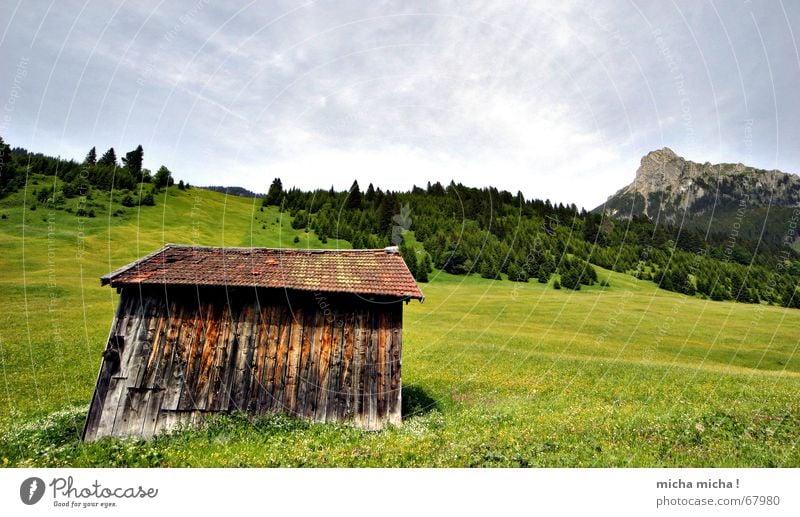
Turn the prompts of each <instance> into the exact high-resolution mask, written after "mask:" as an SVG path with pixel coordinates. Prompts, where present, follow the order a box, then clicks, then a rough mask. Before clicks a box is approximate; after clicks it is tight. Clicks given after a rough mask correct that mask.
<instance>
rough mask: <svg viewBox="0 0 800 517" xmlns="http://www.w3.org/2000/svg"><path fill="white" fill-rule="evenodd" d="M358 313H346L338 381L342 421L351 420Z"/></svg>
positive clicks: (354, 311)
mask: <svg viewBox="0 0 800 517" xmlns="http://www.w3.org/2000/svg"><path fill="white" fill-rule="evenodd" d="M357 326H358V313H357V311H356V310H355V309H353V310H351V311H350V312H348V313H347V317H346V320H345V326H344V338H343V339H344V344H343V350H342V367H341V379H340V381H339V395H340V399H339V416H340V418H341V419H342V420H345V421H346V420H350V419H352V416H353V414H352V412H353V407H352V398H353V371H352V369H353V350H354V344H355V340H356V333H357V331H358V329H357Z"/></svg>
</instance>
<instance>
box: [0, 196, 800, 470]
mask: <svg viewBox="0 0 800 517" xmlns="http://www.w3.org/2000/svg"><path fill="white" fill-rule="evenodd" d="M23 196H24V194H23V193H19V194H14V195H13V196H11V197H9V198H6V199H3V200H0V217H3V216H5V217H4V218H1V219H0V368H2V370H1V371H0V376H2V378H1V379H0V463H1V464H2V465H4V466H37V467H45V466H75V467H83V466H175V467H178V466H198V467H206V466H208V467H212V466H213V467H217V466H231V467H242V466H383V467H406V466H442V467H495V466H498V467H500V466H514V467H519V466H523V467H528V466H530V467H535V466H548V467H628V466H630V467H644V466H647V467H651V466H714V467H747V466H793V467H797V466H800V449H798V442H799V441H800V353H798V346H800V311H798V310H792V309H784V308H779V307H772V306H767V305H756V306H754V305H747V304H736V303H724V302H712V301H709V300H702V299H700V298H691V297H687V296H683V295H678V294H675V293H671V292H667V291H663V290H660V289H658V288H657V287H656V286H655V285H654V284H653V283H652V282H647V281H640V280H636V279H634V278H632V277H630V276H627V275H623V274H619V273H614V272H610V271H606V270H603V269H600V268H597V270H598V274H599V277H600V279H607V280H608V282H609V284H610V286H609V287H599V286H592V287H583V288H582V289H581V290H580V291H577V292H573V291H569V290H565V289H561V290H554V289H553V288H552V286H551V285H543V284H539V283H537V282H535V281H532V282H529V283H514V282H509V281H507V280H497V281H491V280H484V279H481V278H479V277H477V276H475V275H472V276H466V277H465V276H452V275H448V274H446V273H442V272H439V271H436V272H434V273H433V274H432V275H431V276H432V278H431V282H430V283H427V284H422V285H421V287H422V289H423V291H424V293H425V296H426V299H425V302H424V303H417V302H412V303H410V304H408V305H407V306H406V307H405V312H404V320H405V321H404V348H403V409H404V424H403V426H402V427H398V428H390V429H387V430H385V431H381V432H365V431H360V430H357V429H354V428H351V427H349V426H346V425H335V424H310V423H307V422H303V421H298V420H295V419H293V418H291V417H287V416H284V415H268V416H264V417H260V418H255V419H250V418H248V417H247V416H245V415H242V414H231V415H224V416H219V417H216V418H210V419H208V420H207V421H206V422H205V423H204V424H203V425H202V426H200V427H197V428H193V429H184V430H180V431H176V432H173V433H171V434H168V435H162V436H159V437H157V438H156V439H154V440H151V441H149V442H143V441H137V440H133V439H128V440H121V439H103V440H100V441H99V442H95V443H90V444H82V443H81V442H80V439H79V436H80V432H81V429H82V426H83V420H84V418H85V414H86V411H87V409H88V403H89V399H90V397H91V394H92V390H93V388H94V381H95V378H96V375H97V370H98V368H99V365H100V354H101V351H102V350H103V348H104V345H105V340H106V338H107V334H108V329H109V326H110V324H111V319H112V317H113V313H114V310H115V308H116V303H117V295H116V292H115V291H114V290H113V289H110V288H108V287H105V288H103V287H101V286H100V281H99V276H101V275H103V274H105V273H107V272H109V271H111V270H114V269H116V268H118V267H120V266H122V265H124V264H126V263H128V262H130V261H132V260H134V259H136V258H138V257H140V256H143V255H145V254H147V253H150V252H151V251H153V250H155V249H157V248H159V247H160V246H162V245H163V244H164V243H167V242H177V243H196V244H203V245H225V246H275V247H331V248H333V247H348V246H349V245H348V243H346V242H341V241H339V242H337V241H335V240H334V239H331V240H329V241H328V242H327V243H325V244H322V243H321V242H320V241H319V239H318V238H317V237H316V236H315V235H314V234H313V233H312V234H305V233H302V232H301V231H298V230H294V229H292V228H291V225H290V221H289V220H288V217H287V216H286V215H285V214H280V213H279V212H278V211H277V209H275V208H272V207H270V208H265V209H264V210H263V211H262V210H261V206H260V201H254V200H252V199H245V198H238V197H230V196H227V197H226V196H224V195H223V194H219V193H215V192H208V191H203V190H199V189H190V190H188V191H179V190H178V189H177V188H171V189H169V190H168V192H167V193H164V192H162V193H161V194H160V197H159V198H158V200H157V205H156V206H155V207H142V208H133V209H126V210H119V208H120V207H119V206H118V205H117V204H116V203H117V202H116V201H115V200H113V199H112V200H108V199H105V200H102V199H95V200H93V201H92V203H94V204H95V205H96V209H95V212H96V214H97V217H93V218H89V217H85V218H79V217H77V216H75V215H74V214H72V213H68V212H65V211H64V210H55V211H51V210H49V209H47V208H46V207H43V206H38V207H37V209H36V210H31V209H30V206H31V205H32V204H34V200H33V196H32V195H31V193H30V192H28V199H26V201H25V202H26V207H25V208H21V207H20V204H21V203H22V201H23V199H22V198H23ZM295 236H297V237H299V242H297V243H295V242H294V238H295Z"/></svg>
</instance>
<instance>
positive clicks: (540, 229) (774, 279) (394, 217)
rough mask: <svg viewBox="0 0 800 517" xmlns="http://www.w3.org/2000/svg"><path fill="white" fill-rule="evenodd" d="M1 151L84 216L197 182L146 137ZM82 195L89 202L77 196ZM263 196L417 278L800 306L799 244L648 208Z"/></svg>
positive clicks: (6, 192) (476, 198)
mask: <svg viewBox="0 0 800 517" xmlns="http://www.w3.org/2000/svg"><path fill="white" fill-rule="evenodd" d="M0 153H1V154H2V156H0V165H1V166H2V168H0V197H7V196H10V195H11V194H13V193H14V192H18V191H20V190H21V189H26V188H27V189H31V188H33V189H35V190H34V194H35V199H36V201H37V203H38V204H39V205H42V206H47V207H49V208H53V209H58V210H65V211H67V212H73V213H74V214H75V215H76V216H77V217H82V216H84V217H95V216H97V215H100V213H101V211H108V213H109V214H110V215H115V216H116V215H121V214H122V213H124V211H125V210H126V209H133V208H135V207H138V206H152V205H155V204H156V201H157V200H158V193H159V192H160V191H162V190H164V189H169V188H171V187H172V188H178V189H181V190H185V189H187V188H191V187H190V186H189V185H188V184H186V183H184V182H183V181H179V182H178V183H177V185H174V180H173V175H172V172H171V171H170V170H169V169H168V168H167V167H165V166H163V165H162V166H161V167H160V168H159V169H157V171H156V172H155V173H152V172H151V171H150V170H148V169H146V168H144V167H143V159H144V150H143V148H142V146H138V147H136V148H135V149H133V150H131V151H128V152H126V153H125V154H124V155H123V156H121V157H118V156H117V154H116V151H115V150H114V149H113V148H111V149H108V150H106V151H105V152H104V153H103V154H102V155H101V156H99V157H98V153H97V150H96V149H95V148H92V149H90V150H89V151H88V152H87V155H86V158H85V160H84V161H83V162H82V163H78V162H76V161H72V160H62V159H58V158H53V157H49V156H45V155H43V154H40V153H32V152H30V151H27V150H25V149H22V148H13V149H12V148H10V146H9V145H8V144H6V143H5V142H3V141H2V139H0ZM32 175H44V176H47V177H50V178H51V181H46V182H42V183H41V184H39V185H38V186H32V185H29V184H28V183H27V178H29V177H30V176H32ZM285 179H287V180H289V182H291V179H290V178H285ZM214 189H215V190H220V187H214ZM241 190H242V192H246V191H244V189H241ZM75 198H80V199H81V200H89V202H88V203H83V202H82V203H78V204H77V205H76V204H74V203H73V204H70V203H69V202H68V200H71V199H75ZM262 203H263V205H264V206H267V205H272V206H277V207H280V209H281V211H282V212H284V213H285V214H287V215H289V216H291V218H292V227H293V228H295V229H298V230H302V229H311V230H313V231H314V232H315V233H316V235H317V236H318V237H319V239H320V240H321V241H322V242H323V243H326V242H327V241H328V240H330V239H338V240H343V241H347V243H349V244H350V245H352V247H354V248H379V247H384V246H389V245H398V246H399V247H400V251H401V253H402V254H403V257H404V258H405V260H406V263H407V264H408V267H409V269H410V270H411V272H412V274H413V275H414V277H415V278H416V279H417V280H418V281H420V282H426V281H427V280H428V277H429V275H430V274H431V273H432V272H433V271H434V268H435V269H440V270H444V271H447V272H449V273H452V274H456V275H465V274H477V275H480V276H482V277H484V278H487V279H503V280H508V281H513V282H541V283H552V285H553V286H554V287H555V288H563V289H574V290H578V289H580V288H581V286H582V285H593V284H600V285H605V284H606V282H607V280H606V279H604V278H602V277H600V276H599V275H598V273H597V271H596V270H595V269H594V268H593V267H592V265H593V264H594V265H598V266H601V267H603V268H606V269H611V270H613V271H617V272H622V273H627V274H629V275H632V276H634V277H636V278H639V279H642V280H647V281H652V282H655V283H656V284H657V285H659V286H660V287H661V288H663V289H666V290H669V291H675V292H679V293H684V294H687V295H691V296H699V297H704V298H710V299H713V300H735V301H738V302H743V303H769V304H776V305H783V306H786V307H794V308H800V292H798V279H800V253H798V251H797V250H796V249H795V248H793V247H791V246H789V245H787V244H786V243H785V242H784V241H783V240H781V239H777V238H776V239H773V240H762V241H760V242H757V241H754V240H748V239H746V238H743V237H741V236H736V238H732V236H731V234H730V233H723V232H720V233H714V232H713V231H712V232H705V231H700V230H698V229H695V228H691V227H674V226H668V225H663V224H658V225H656V224H654V223H653V222H652V221H651V220H649V219H648V218H646V217H633V218H630V219H613V218H610V217H608V216H604V215H602V214H597V213H589V212H587V211H586V210H584V209H580V210H579V209H578V208H577V207H576V206H575V205H574V204H572V205H569V206H565V205H563V204H561V203H559V204H553V203H551V202H550V201H549V200H544V201H543V200H540V199H531V198H526V197H525V196H523V194H522V193H521V192H517V193H511V192H508V191H505V190H498V189H496V188H491V187H489V188H474V187H469V186H465V185H462V184H460V183H457V182H454V181H451V182H450V183H449V184H447V185H443V184H441V183H440V182H434V183H428V184H427V185H424V186H414V187H413V188H412V189H411V190H409V191H405V192H395V191H388V190H382V189H381V188H380V187H375V186H374V185H372V184H370V185H368V186H367V187H366V188H363V187H362V186H361V185H359V184H358V182H353V184H352V186H351V187H350V188H349V189H348V190H344V191H337V190H335V189H334V188H333V187H331V188H329V189H318V190H314V191H303V190H299V189H297V188H284V186H283V183H282V181H281V180H280V179H277V178H276V179H275V180H273V181H272V183H271V184H270V185H269V188H268V189H267V193H266V195H264V196H263V198H262ZM36 206H37V205H36V204H33V205H31V206H30V207H28V209H31V210H35V209H36Z"/></svg>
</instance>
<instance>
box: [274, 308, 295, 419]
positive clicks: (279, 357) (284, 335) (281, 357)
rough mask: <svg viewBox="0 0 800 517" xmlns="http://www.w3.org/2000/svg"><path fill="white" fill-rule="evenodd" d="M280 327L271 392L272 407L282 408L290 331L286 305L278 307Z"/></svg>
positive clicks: (290, 319) (288, 312)
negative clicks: (272, 398)
mask: <svg viewBox="0 0 800 517" xmlns="http://www.w3.org/2000/svg"><path fill="white" fill-rule="evenodd" d="M280 316H281V317H280V328H279V329H278V338H277V347H276V353H275V374H274V376H273V381H274V382H273V387H272V394H273V397H274V403H273V406H272V407H273V409H277V410H284V409H285V401H284V393H285V390H286V363H287V362H288V355H289V340H290V339H291V332H292V314H291V311H290V310H289V308H288V307H287V306H285V305H284V306H281V307H280Z"/></svg>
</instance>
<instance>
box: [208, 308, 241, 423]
mask: <svg viewBox="0 0 800 517" xmlns="http://www.w3.org/2000/svg"><path fill="white" fill-rule="evenodd" d="M224 315H225V316H224V318H223V320H222V323H221V325H220V333H219V338H218V342H217V351H216V352H217V353H216V355H215V356H214V362H213V364H212V366H211V378H210V385H211V387H210V389H209V393H208V401H207V402H206V408H207V409H208V410H209V411H224V410H226V409H227V392H226V388H227V386H226V376H227V375H228V374H229V370H230V367H229V364H228V360H229V357H230V355H231V348H232V347H233V346H234V335H233V334H234V333H233V327H234V324H233V322H234V317H235V316H234V314H233V312H232V308H231V307H230V305H226V306H225V311H224Z"/></svg>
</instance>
